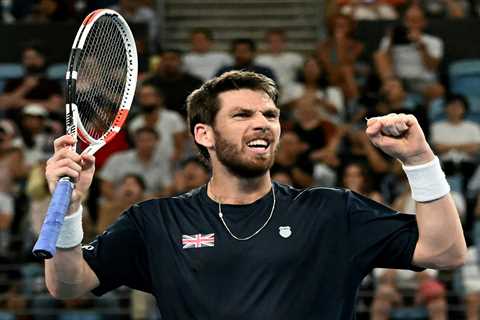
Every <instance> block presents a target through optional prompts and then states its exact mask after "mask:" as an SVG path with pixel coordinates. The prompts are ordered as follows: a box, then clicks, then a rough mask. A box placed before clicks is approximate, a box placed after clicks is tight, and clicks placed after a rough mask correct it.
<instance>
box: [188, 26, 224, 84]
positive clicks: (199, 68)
mask: <svg viewBox="0 0 480 320" xmlns="http://www.w3.org/2000/svg"><path fill="white" fill-rule="evenodd" d="M190 41H191V44H192V48H191V51H190V52H188V53H186V54H185V55H184V56H183V67H184V69H185V70H186V71H187V72H190V73H191V74H193V75H194V76H197V77H199V78H200V79H202V80H203V81H207V80H209V79H211V78H213V76H215V72H216V71H217V70H218V69H219V68H221V67H223V66H225V65H229V64H231V63H232V58H231V57H230V56H229V55H228V54H227V53H225V52H220V51H213V50H212V46H213V35H212V31H210V30H208V29H195V30H193V31H192V33H191V35H190Z"/></svg>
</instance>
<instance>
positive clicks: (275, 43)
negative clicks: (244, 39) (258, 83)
mask: <svg viewBox="0 0 480 320" xmlns="http://www.w3.org/2000/svg"><path fill="white" fill-rule="evenodd" d="M265 42H266V51H265V52H264V53H262V54H259V55H258V56H257V57H256V58H255V63H257V64H259V65H264V66H266V67H269V68H270V69H272V70H273V72H274V74H275V77H276V78H277V82H278V84H279V85H280V89H281V90H283V89H284V88H287V87H288V86H290V85H292V83H294V82H295V77H296V75H297V73H298V71H299V70H300V69H301V68H302V66H303V57H302V56H301V55H300V54H298V53H296V52H292V51H287V50H286V49H287V35H286V33H285V31H284V30H282V29H272V30H269V31H268V32H267V33H266V35H265Z"/></svg>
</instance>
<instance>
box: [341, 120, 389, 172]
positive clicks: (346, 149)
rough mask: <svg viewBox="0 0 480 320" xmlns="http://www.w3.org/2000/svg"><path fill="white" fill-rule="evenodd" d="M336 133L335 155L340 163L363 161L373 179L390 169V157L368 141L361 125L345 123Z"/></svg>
mask: <svg viewBox="0 0 480 320" xmlns="http://www.w3.org/2000/svg"><path fill="white" fill-rule="evenodd" d="M338 133H339V137H337V139H338V140H339V142H338V148H337V150H338V151H337V157H338V159H340V165H342V164H345V163H348V162H352V161H355V162H361V163H365V165H366V166H368V167H369V168H370V169H371V170H372V174H373V179H381V178H382V176H383V175H385V174H387V173H388V172H389V171H390V168H391V166H392V163H391V159H390V158H389V157H388V156H387V155H386V154H385V153H382V152H381V151H380V150H378V149H377V148H375V147H374V146H373V145H372V144H370V143H369V140H368V137H367V135H366V134H365V133H364V130H363V129H362V127H361V126H355V125H346V126H343V127H342V128H341V130H339V131H338ZM374 181H379V180H374Z"/></svg>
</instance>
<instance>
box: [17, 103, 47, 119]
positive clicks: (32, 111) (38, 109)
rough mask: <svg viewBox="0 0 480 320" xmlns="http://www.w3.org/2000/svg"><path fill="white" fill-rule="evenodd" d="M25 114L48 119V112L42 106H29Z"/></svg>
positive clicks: (26, 107)
mask: <svg viewBox="0 0 480 320" xmlns="http://www.w3.org/2000/svg"><path fill="white" fill-rule="evenodd" d="M23 114H24V115H28V116H34V117H47V116H48V111H47V109H45V107H43V106H42V105H40V104H29V105H27V106H25V108H23Z"/></svg>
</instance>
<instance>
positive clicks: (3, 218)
mask: <svg viewBox="0 0 480 320" xmlns="http://www.w3.org/2000/svg"><path fill="white" fill-rule="evenodd" d="M14 213H15V212H14V199H13V197H12V196H11V195H10V194H8V193H6V192H0V256H1V257H8V255H9V247H10V226H11V224H12V221H13V215H14Z"/></svg>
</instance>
